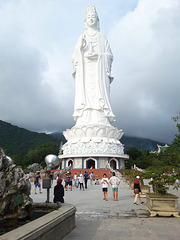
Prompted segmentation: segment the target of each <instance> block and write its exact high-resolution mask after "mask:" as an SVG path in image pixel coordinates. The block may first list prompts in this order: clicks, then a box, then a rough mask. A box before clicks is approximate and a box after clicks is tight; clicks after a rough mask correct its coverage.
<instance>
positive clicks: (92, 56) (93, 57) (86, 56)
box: [84, 52, 98, 60]
mask: <svg viewBox="0 0 180 240" xmlns="http://www.w3.org/2000/svg"><path fill="white" fill-rule="evenodd" d="M84 57H85V58H88V59H89V60H94V59H97V58H98V53H90V52H88V53H86V54H84Z"/></svg>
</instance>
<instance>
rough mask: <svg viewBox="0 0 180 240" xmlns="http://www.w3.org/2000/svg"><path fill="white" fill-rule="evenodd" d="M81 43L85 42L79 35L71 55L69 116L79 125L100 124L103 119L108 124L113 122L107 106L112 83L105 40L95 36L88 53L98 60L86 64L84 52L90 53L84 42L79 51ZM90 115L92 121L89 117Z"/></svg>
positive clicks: (107, 46) (111, 58)
mask: <svg viewBox="0 0 180 240" xmlns="http://www.w3.org/2000/svg"><path fill="white" fill-rule="evenodd" d="M87 38H88V37H87ZM89 38H90V37H89ZM84 39H86V35H85V34H82V35H81V36H80V37H79V39H78V41H77V44H76V47H75V51H74V54H73V65H74V73H73V76H74V78H75V102H74V113H73V116H74V119H75V120H76V121H77V122H78V121H79V122H80V123H81V122H84V123H88V124H91V123H93V120H94V121H95V122H96V123H97V124H98V123H99V124H102V122H103V121H102V122H101V119H103V118H104V119H106V120H107V122H108V123H110V122H112V121H114V118H115V115H114V114H113V112H112V109H111V105H110V102H109V92H110V83H111V82H112V80H113V78H112V77H111V63H112V61H113V55H112V52H111V48H110V45H109V43H108V41H107V39H106V37H105V36H104V35H103V34H102V33H101V32H97V33H96V37H95V39H96V40H95V42H94V43H92V45H93V44H94V45H95V46H94V49H91V50H92V51H94V52H95V53H98V57H97V59H94V60H89V59H87V58H85V57H84V54H85V53H86V52H87V51H91V50H90V49H89V48H90V47H89V45H88V44H89V43H88V41H87V42H85V44H86V47H84V49H83V48H82V49H81V44H82V42H83V41H85V40H84ZM90 41H91V40H90ZM92 41H93V40H92ZM92 48H93V47H92ZM94 112H95V113H96V117H94V116H93V117H92V116H91V115H92V113H94ZM102 115H103V117H102ZM81 120H82V121H81ZM104 123H105V122H104ZM105 124H106V123H105Z"/></svg>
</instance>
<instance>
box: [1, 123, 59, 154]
mask: <svg viewBox="0 0 180 240" xmlns="http://www.w3.org/2000/svg"><path fill="white" fill-rule="evenodd" d="M47 142H53V143H57V144H60V139H57V138H55V137H53V136H51V135H49V134H45V133H37V132H32V131H28V130H26V129H24V128H20V127H17V126H13V125H12V124H10V123H7V122H4V121H1V120H0V147H1V148H3V150H4V151H5V154H7V155H10V156H12V155H15V154H26V153H27V152H28V151H29V150H30V149H33V148H35V147H37V146H39V145H41V144H43V143H47Z"/></svg>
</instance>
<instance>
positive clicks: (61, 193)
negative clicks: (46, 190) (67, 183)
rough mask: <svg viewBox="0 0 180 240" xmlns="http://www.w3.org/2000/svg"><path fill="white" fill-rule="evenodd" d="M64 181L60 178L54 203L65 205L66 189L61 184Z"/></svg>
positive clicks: (55, 190)
mask: <svg viewBox="0 0 180 240" xmlns="http://www.w3.org/2000/svg"><path fill="white" fill-rule="evenodd" d="M61 183H62V179H61V178H58V180H57V185H56V186H55V187H54V199H53V202H54V203H56V202H61V203H64V187H63V185H62V184H61Z"/></svg>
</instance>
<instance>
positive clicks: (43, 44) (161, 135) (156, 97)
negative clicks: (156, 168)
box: [0, 0, 180, 143]
mask: <svg viewBox="0 0 180 240" xmlns="http://www.w3.org/2000/svg"><path fill="white" fill-rule="evenodd" d="M88 5H95V6H96V10H97V12H98V15H99V19H100V30H101V32H103V33H104V34H105V35H106V37H107V38H108V41H109V43H110V45H111V49H112V52H113V55H114V61H113V65H112V75H113V76H114V81H113V83H112V84H111V106H112V109H113V112H114V114H115V115H116V122H114V124H113V125H114V126H116V127H118V128H119V129H123V130H124V132H125V135H126V136H138V137H145V138H150V139H153V140H159V141H163V142H165V143H170V142H171V140H172V139H174V135H175V134H176V133H177V130H176V124H175V123H174V122H173V121H172V120H171V117H173V116H176V115H177V113H178V112H180V1H179V0H111V1H109V0H94V1H93V0H91V1H89V0H86V1H85V0H67V1H64V0H62V1H61V0H1V1H0V119H1V120H3V121H6V122H9V123H11V124H13V125H17V126H19V127H23V128H26V129H28V130H33V131H38V132H48V133H49V132H54V131H64V130H65V129H66V128H71V127H72V126H74V124H75V122H74V120H73V117H72V114H73V105H74V80H73V77H72V54H73V51H74V47H75V44H76V41H77V39H78V37H79V35H80V34H81V33H83V31H84V16H85V13H86V10H87V7H88Z"/></svg>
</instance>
